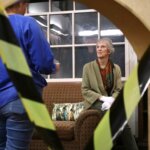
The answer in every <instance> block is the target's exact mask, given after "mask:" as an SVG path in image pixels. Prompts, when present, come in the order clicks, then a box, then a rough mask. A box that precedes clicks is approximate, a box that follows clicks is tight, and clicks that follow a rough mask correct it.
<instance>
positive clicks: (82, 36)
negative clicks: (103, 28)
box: [75, 12, 98, 44]
mask: <svg viewBox="0 0 150 150" xmlns="http://www.w3.org/2000/svg"><path fill="white" fill-rule="evenodd" d="M97 38H98V26H97V13H96V12H90V13H78V14H75V43H76V44H83V43H95V42H96V40H97Z"/></svg>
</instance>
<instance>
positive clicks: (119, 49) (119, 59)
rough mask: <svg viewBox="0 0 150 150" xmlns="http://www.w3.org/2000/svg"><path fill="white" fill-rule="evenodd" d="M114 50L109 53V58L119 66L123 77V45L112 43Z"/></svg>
mask: <svg viewBox="0 0 150 150" xmlns="http://www.w3.org/2000/svg"><path fill="white" fill-rule="evenodd" d="M114 48H115V52H114V53H113V54H111V57H110V58H111V60H112V61H113V62H114V63H116V64H118V65H119V66H120V68H121V72H122V77H125V46H124V45H114Z"/></svg>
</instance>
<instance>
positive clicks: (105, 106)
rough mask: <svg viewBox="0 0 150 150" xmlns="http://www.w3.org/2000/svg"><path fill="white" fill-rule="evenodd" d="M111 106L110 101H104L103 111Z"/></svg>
mask: <svg viewBox="0 0 150 150" xmlns="http://www.w3.org/2000/svg"><path fill="white" fill-rule="evenodd" d="M110 107H111V103H109V102H104V103H103V104H102V107H101V110H102V111H105V110H108V109H109V108H110Z"/></svg>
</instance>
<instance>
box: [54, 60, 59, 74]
mask: <svg viewBox="0 0 150 150" xmlns="http://www.w3.org/2000/svg"><path fill="white" fill-rule="evenodd" d="M54 63H55V65H56V72H58V71H59V70H60V62H59V61H58V60H56V59H55V60H54Z"/></svg>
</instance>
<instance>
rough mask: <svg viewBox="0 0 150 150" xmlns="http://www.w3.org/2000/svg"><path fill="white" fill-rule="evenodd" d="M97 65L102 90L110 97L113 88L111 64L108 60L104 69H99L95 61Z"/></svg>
mask: <svg viewBox="0 0 150 150" xmlns="http://www.w3.org/2000/svg"><path fill="white" fill-rule="evenodd" d="M97 63H98V65H99V69H100V74H101V77H102V80H103V84H104V88H105V90H106V91H107V93H108V96H111V90H112V87H113V63H112V62H111V61H110V60H109V61H108V63H107V65H106V67H105V68H103V69H102V68H101V67H100V64H99V62H98V60H97Z"/></svg>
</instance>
